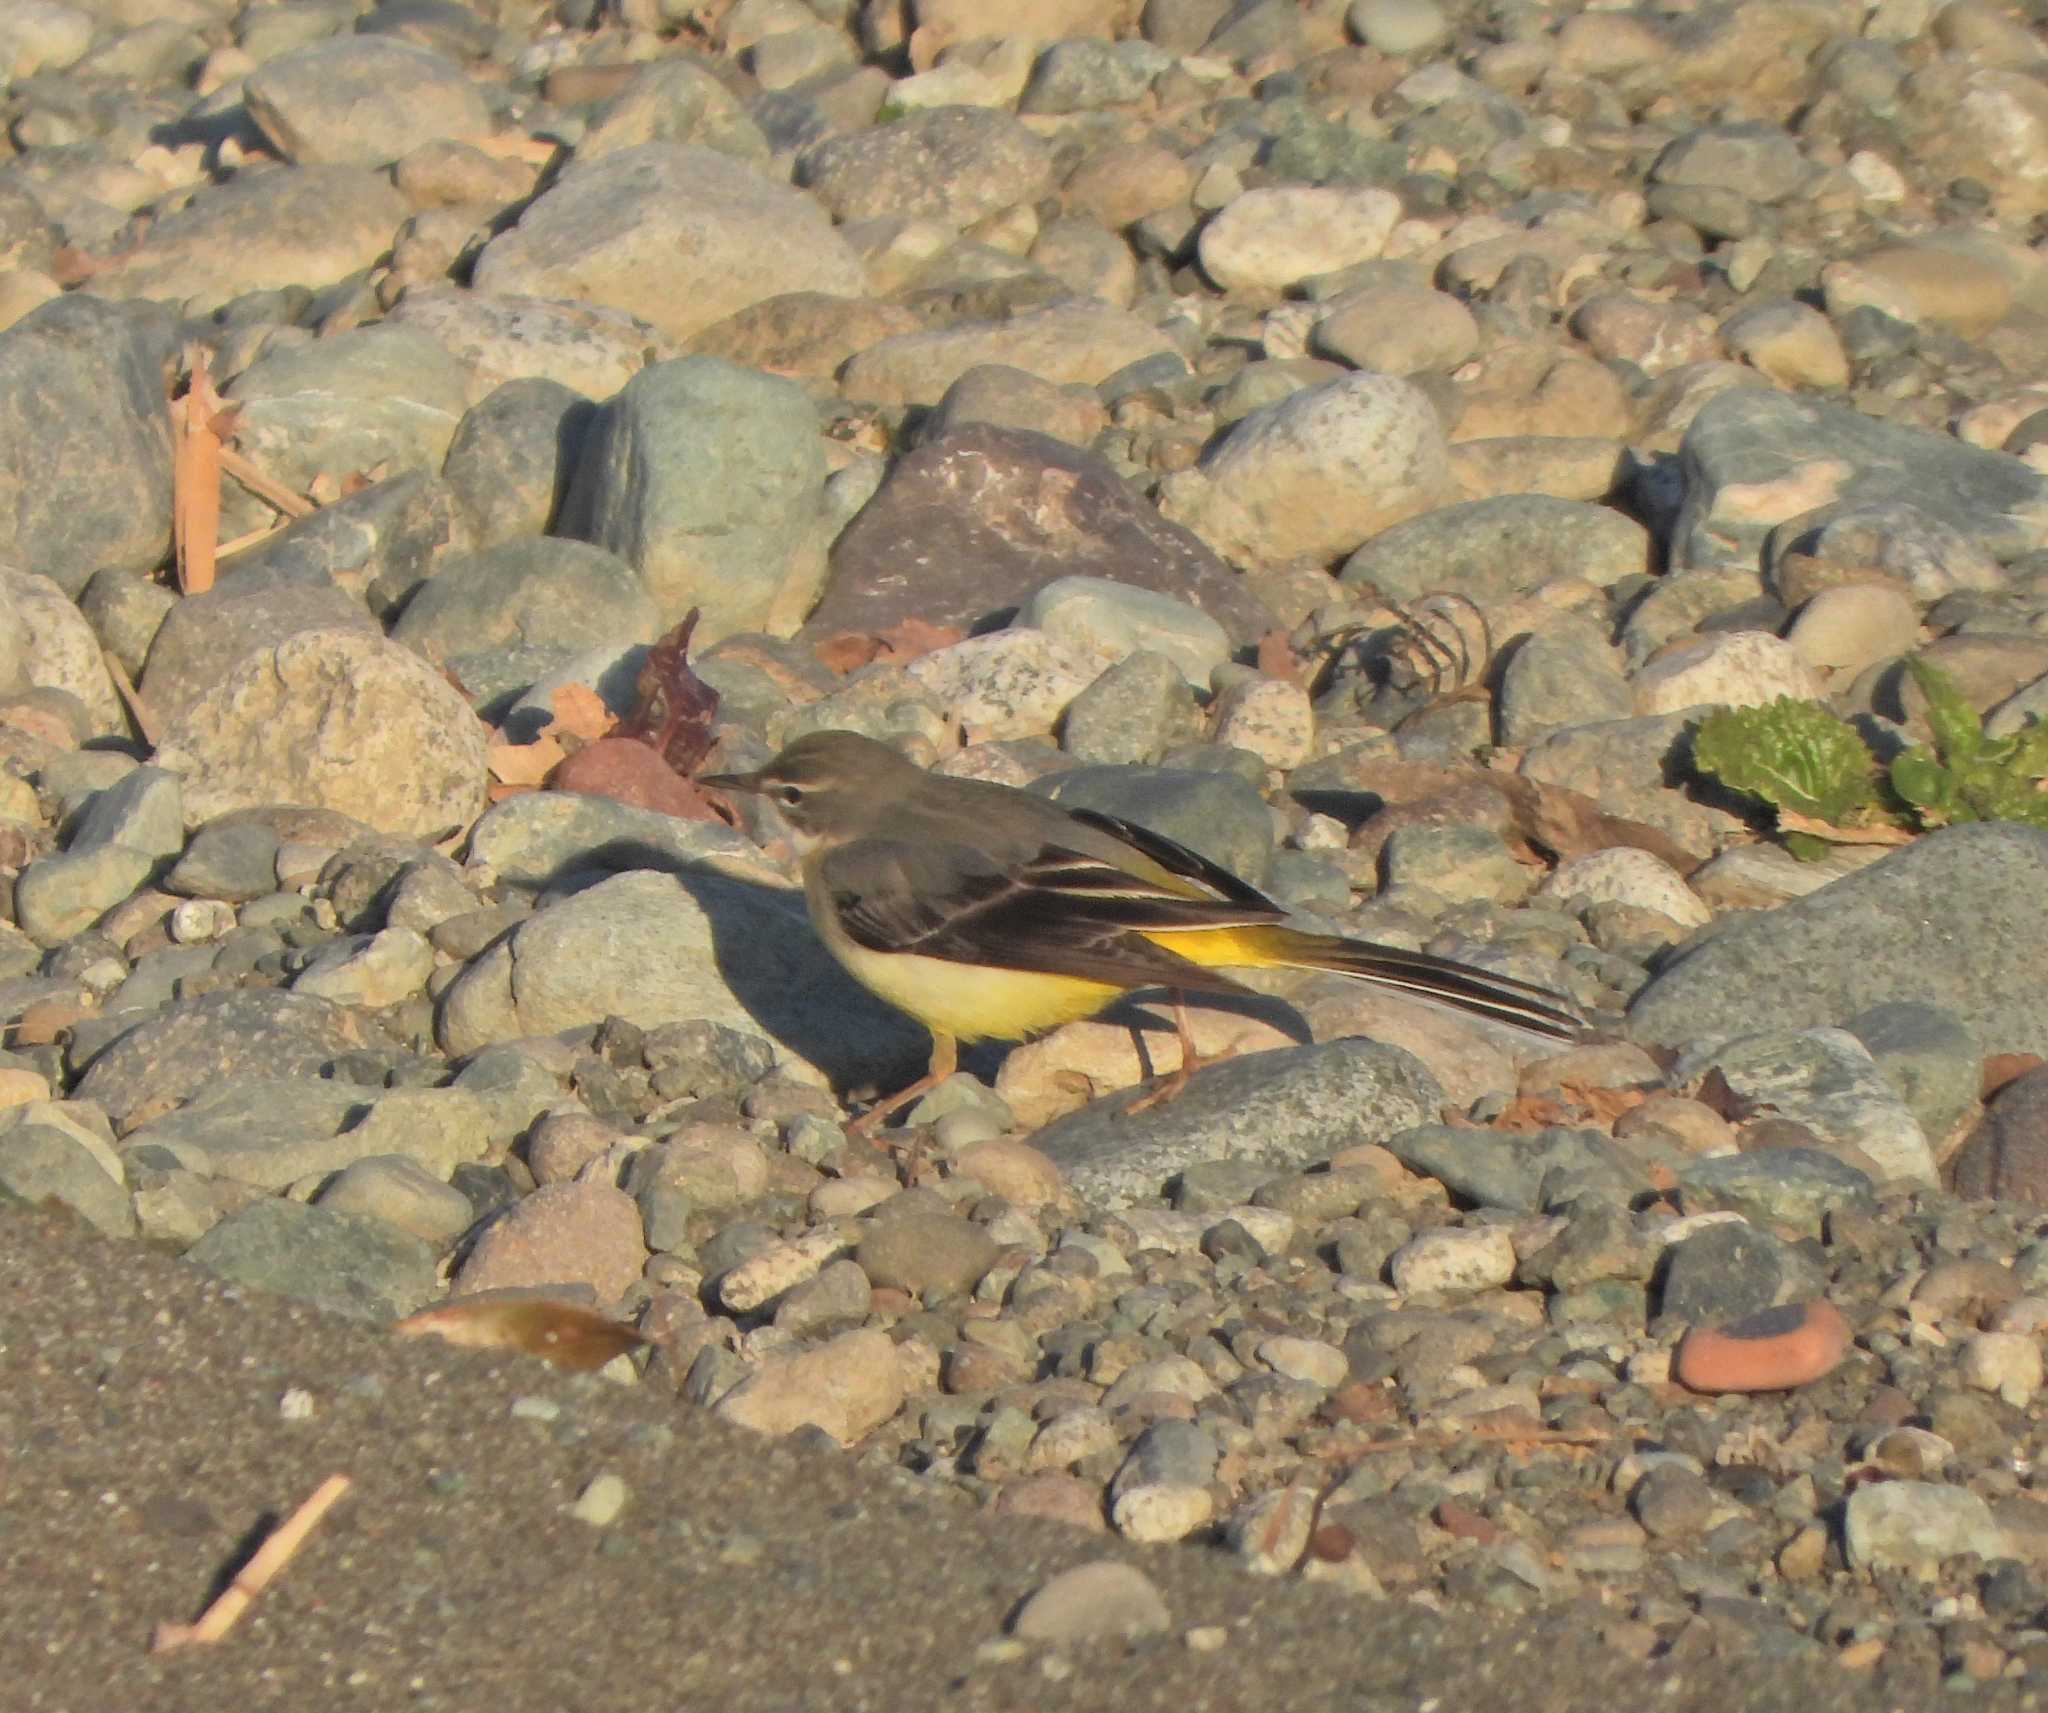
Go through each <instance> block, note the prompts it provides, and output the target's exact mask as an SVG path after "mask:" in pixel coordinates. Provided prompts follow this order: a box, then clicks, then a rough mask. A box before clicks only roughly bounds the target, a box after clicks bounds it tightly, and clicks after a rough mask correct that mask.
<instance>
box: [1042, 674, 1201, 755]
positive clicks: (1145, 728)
mask: <svg viewBox="0 0 2048 1713" xmlns="http://www.w3.org/2000/svg"><path fill="white" fill-rule="evenodd" d="M1198 718H1199V716H1198V714H1197V711H1196V708H1195V696H1194V692H1193V691H1192V690H1191V689H1190V688H1189V687H1188V681H1187V679H1186V678H1184V677H1183V676H1182V675H1181V670H1180V668H1179V667H1178V666H1176V665H1175V664H1174V663H1173V662H1172V661H1171V660H1169V659H1167V657H1166V656H1165V655H1163V654H1156V653H1154V652H1153V651H1152V650H1151V649H1149V648H1141V649H1139V650H1138V651H1137V652H1136V653H1135V654H1127V655H1125V656H1124V658H1123V659H1121V660H1119V661H1118V662H1117V663H1116V664H1115V665H1114V666H1112V667H1110V668H1109V670H1108V671H1106V672H1104V673H1103V674H1102V676H1101V677H1100V678H1098V679H1096V680H1095V682H1094V683H1093V684H1091V685H1089V686H1088V688H1087V689H1085V690H1083V691H1082V692H1081V694H1080V695H1078V696H1076V697H1075V698H1074V699H1073V701H1071V702H1069V703H1068V704H1067V711H1066V714H1065V715H1064V716H1063V718H1062V720H1061V722H1060V747H1061V748H1062V749H1064V750H1065V751H1066V752H1067V754H1069V755H1071V756H1072V757H1074V759H1075V760H1077V761H1081V762H1091V763H1095V764H1097V765H1101V766H1112V767H1114V766H1125V765H1131V764H1136V763H1144V762H1156V761H1157V760H1158V759H1159V758H1160V757H1161V756H1162V755H1164V754H1165V753H1166V749H1167V746H1168V745H1170V744H1173V743H1177V742H1179V741H1180V740H1182V739H1184V738H1189V737H1192V736H1193V735H1194V731H1195V726H1196V722H1197V720H1198Z"/></svg>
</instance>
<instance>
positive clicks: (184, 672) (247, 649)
mask: <svg viewBox="0 0 2048 1713" xmlns="http://www.w3.org/2000/svg"><path fill="white" fill-rule="evenodd" d="M275 575H276V574H274V573H273V572H272V571H270V570H269V569H262V570H255V569H252V570H251V571H248V572H241V571H237V572H235V573H233V574H231V575H229V576H226V577H223V578H222V580H221V581H220V582H219V583H217V584H215V585H214V587H213V588H211V589H208V590H207V591H206V592H205V593H204V594H198V595H187V596H186V597H185V598H184V599H183V600H181V601H180V602H179V603H178V604H177V606H175V607H174V608H172V609H171V611H170V612H169V613H168V614H167V615H166V616H165V618H164V622H163V624H162V626H161V627H160V628H159V629H158V631H157V633H156V641H155V642H154V643H153V644H152V645H151V647H150V653H149V664H148V666H147V668H146V669H145V670H144V672H143V677H142V684H141V690H142V694H143V697H144V699H145V700H146V701H147V702H148V703H149V706H150V708H151V710H152V711H153V712H154V713H156V714H157V716H158V717H159V718H161V719H162V720H164V721H165V722H166V723H167V724H168V723H169V722H172V721H175V720H177V719H179V718H180V717H181V716H183V715H185V714H187V713H189V712H190V711H191V710H192V709H193V708H194V707H195V706H196V705H197V704H198V703H199V702H200V700H201V699H202V698H203V697H204V696H205V695H206V694H207V692H208V691H209V690H212V689H214V688H215V687H216V686H217V685H218V684H219V683H220V679H221V674H222V673H223V672H224V671H225V670H226V669H227V668H228V667H230V666H232V665H233V664H234V663H235V662H236V661H239V660H243V659H246V658H247V657H248V656H250V655H252V654H256V653H259V652H261V651H262V650H264V649H268V648H274V647H276V646H277V644H279V643H281V642H283V641H284V640H285V639H286V638H287V637H290V636H295V635H297V634H298V633H299V632H300V631H303V630H359V631H362V632H364V633H365V634H366V635H367V634H372V633H374V632H375V631H376V628H377V626H376V621H375V620H374V619H372V618H371V617H370V615H369V613H368V612H367V611H366V610H365V609H364V607H363V604H362V602H361V601H359V600H357V599H355V598H354V597H353V596H352V595H349V594H348V593H346V592H345V591H344V590H341V589H338V588H336V587H335V586H334V585H333V584H331V583H328V582H326V581H324V580H322V579H320V578H319V577H318V574H317V573H299V572H296V571H293V572H285V573H283V574H282V576H283V577H285V578H289V580H288V581H283V580H273V579H274V576H275Z"/></svg>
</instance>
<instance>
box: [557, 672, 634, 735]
mask: <svg viewBox="0 0 2048 1713" xmlns="http://www.w3.org/2000/svg"><path fill="white" fill-rule="evenodd" d="M548 706H549V707H550V708H551V709H553V710H554V718H553V719H551V720H549V721H548V731H549V732H550V733H554V732H561V733H563V734H564V735H565V736H568V737H572V738H581V739H582V740H583V741H584V742H585V743H595V742H597V740H598V739H599V738H601V737H605V736H607V735H608V734H609V733H610V731H611V729H612V727H614V726H615V725H617V724H618V723H619V718H618V715H616V714H614V713H613V712H612V711H611V709H609V708H607V707H606V706H605V705H604V698H603V697H602V696H600V695H599V694H598V693H597V692H596V691H595V690H593V689H591V687H590V686H589V685H588V684H564V685H562V686H560V687H559V688H558V689H557V690H556V691H555V692H554V694H552V695H551V696H549V698H548Z"/></svg>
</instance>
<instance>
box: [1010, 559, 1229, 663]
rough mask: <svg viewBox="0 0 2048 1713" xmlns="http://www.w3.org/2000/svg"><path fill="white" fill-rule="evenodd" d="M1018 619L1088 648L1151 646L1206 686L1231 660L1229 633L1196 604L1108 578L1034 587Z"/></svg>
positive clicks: (1060, 579) (1063, 579) (1066, 580)
mask: <svg viewBox="0 0 2048 1713" xmlns="http://www.w3.org/2000/svg"><path fill="white" fill-rule="evenodd" d="M1016 623H1018V624H1019V625H1029V626H1031V627H1033V628H1035V629H1038V630H1042V631H1045V632H1046V633H1047V634H1049V635H1051V636H1056V637H1058V638H1060V639H1061V640H1062V641H1064V642H1071V643H1074V644H1076V645H1078V646H1079V647H1082V648H1084V649H1089V650H1091V651H1102V650H1112V649H1113V650H1118V651H1127V650H1132V649H1140V648H1143V649H1150V650H1151V651H1152V652H1154V653H1155V654H1163V655H1165V656H1166V657H1167V658H1168V659H1169V660H1171V661H1172V662H1173V663H1174V664H1175V665H1176V666H1177V667H1178V668H1179V669H1180V673H1181V676H1182V677H1184V678H1185V679H1186V680H1187V681H1188V682H1189V683H1190V684H1192V685H1195V686H1196V687H1197V688H1207V686H1208V683H1209V679H1210V676H1211V674H1213V673H1214V672H1215V670H1216V668H1217V667H1219V666H1221V665H1222V664H1223V663H1224V662H1225V661H1226V660H1228V659H1229V658H1230V653H1231V644H1230V634H1229V632H1227V631H1226V630H1225V629H1224V628H1223V627H1222V625H1220V624H1218V623H1217V622H1216V620H1214V619H1213V618H1211V617H1210V616H1209V615H1208V614H1207V613H1205V612H1203V611H1201V609H1200V608H1198V607H1195V606H1193V605H1191V604H1190V603H1189V602H1187V601H1184V600H1177V599H1175V598H1174V597H1173V596H1171V595H1166V594H1161V593H1159V592H1158V591H1156V590H1153V589H1141V588H1138V587H1136V586H1135V585H1133V584H1130V583H1123V582H1118V581H1116V580H1115V579H1113V578H1109V577H1057V578H1055V579H1053V581H1052V582H1050V583H1047V584H1045V585H1044V586H1043V587H1042V588H1039V589H1037V590H1034V591H1033V592H1032V595H1031V598H1030V599H1029V600H1028V601H1026V602H1025V603H1024V605H1023V606H1022V607H1021V608H1020V609H1019V610H1018V613H1017V618H1016Z"/></svg>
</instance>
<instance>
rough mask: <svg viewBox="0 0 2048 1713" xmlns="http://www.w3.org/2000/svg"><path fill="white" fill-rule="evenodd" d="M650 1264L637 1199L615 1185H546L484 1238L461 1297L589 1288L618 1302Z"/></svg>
mask: <svg viewBox="0 0 2048 1713" xmlns="http://www.w3.org/2000/svg"><path fill="white" fill-rule="evenodd" d="M646 1263H647V1245H646V1243H645V1242H644V1241H642V1238H641V1234H640V1209H639V1208H638V1207H637V1206H635V1205H634V1202H633V1198H632V1197H631V1196H629V1195H627V1194H626V1193H625V1192H624V1191H623V1190H617V1189H614V1188H612V1186H611V1185H610V1184H598V1183H588V1184H547V1185H543V1186H542V1187H541V1188H540V1189H537V1190H535V1191H534V1192H533V1194H532V1195H530V1196H528V1197H526V1199H525V1200H524V1201H521V1202H520V1203H518V1205H517V1206H515V1207H514V1208H512V1210H511V1211H510V1212H509V1213H507V1214H506V1215H505V1217H504V1218H503V1219H501V1220H499V1221H498V1223H497V1224H495V1225H493V1226H491V1227H490V1229H489V1230H487V1231H485V1233H484V1234H483V1236H481V1237H479V1238H478V1239H477V1242H476V1247H475V1248H474V1249H472V1250H471V1251H470V1252H469V1259H468V1260H467V1261H465V1262H464V1263H463V1264H462V1271H461V1272H460V1273H458V1274H457V1275H456V1277H455V1294H456V1295H457V1296H467V1295H469V1294H470V1293H471V1292H472V1291H492V1290H500V1289H503V1288H504V1287H506V1286H509V1285H588V1286H589V1287H590V1288H591V1289H592V1290H593V1291H595V1292H596V1293H597V1296H598V1300H599V1301H600V1302H603V1303H611V1302H616V1301H617V1300H618V1298H619V1297H620V1296H621V1295H622V1294H623V1293H624V1291H625V1290H626V1288H627V1286H629V1285H631V1284H632V1283H633V1282H634V1281H635V1280H636V1279H638V1278H639V1277H640V1269H641V1268H642V1267H643V1266H645V1265H646Z"/></svg>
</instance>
